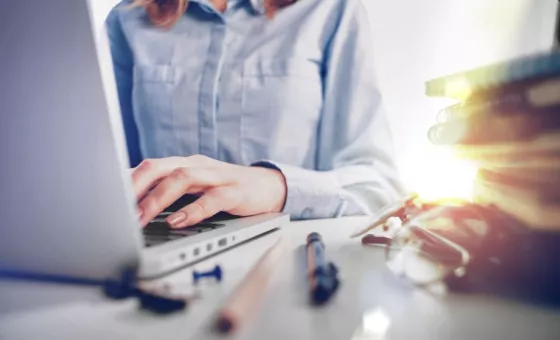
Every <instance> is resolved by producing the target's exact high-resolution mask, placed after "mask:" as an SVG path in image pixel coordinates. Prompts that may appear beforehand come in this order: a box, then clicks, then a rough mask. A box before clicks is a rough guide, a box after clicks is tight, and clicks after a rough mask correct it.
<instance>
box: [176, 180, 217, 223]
mask: <svg viewBox="0 0 560 340" xmlns="http://www.w3.org/2000/svg"><path fill="white" fill-rule="evenodd" d="M223 203H225V202H224V201H223V198H222V195H220V190H219V188H218V189H214V190H210V191H207V192H206V193H204V195H202V196H201V197H200V198H199V199H197V200H196V201H194V202H193V203H191V204H189V205H187V206H186V207H184V208H183V209H181V210H179V211H177V212H176V213H174V214H173V215H171V216H169V217H168V218H167V223H169V225H170V226H171V228H175V229H179V228H185V227H189V226H192V225H195V224H197V223H200V222H202V221H203V220H205V219H207V218H210V217H212V216H214V215H216V214H217V213H219V212H220V211H222V210H224V207H223Z"/></svg>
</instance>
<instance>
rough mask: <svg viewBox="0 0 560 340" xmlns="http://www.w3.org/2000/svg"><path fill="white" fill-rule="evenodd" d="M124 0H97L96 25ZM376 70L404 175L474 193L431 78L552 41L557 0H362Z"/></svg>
mask: <svg viewBox="0 0 560 340" xmlns="http://www.w3.org/2000/svg"><path fill="white" fill-rule="evenodd" d="M118 2H119V0H96V1H95V2H94V4H95V8H94V13H93V15H94V19H95V22H96V25H98V30H97V31H98V32H100V33H101V32H102V27H103V21H104V19H105V17H106V15H107V14H108V13H109V11H110V10H111V8H112V7H113V6H114V5H115V4H116V3H118ZM362 2H363V4H364V5H365V6H366V8H367V11H368V13H369V16H370V24H371V29H372V46H373V49H374V51H375V62H376V68H377V77H378V80H379V84H380V87H381V92H382V93H383V94H384V98H385V108H386V110H387V112H388V118H389V120H390V123H391V128H392V130H393V136H394V142H395V148H396V159H397V162H398V166H399V170H400V172H401V175H402V178H403V181H404V183H405V185H406V186H407V189H408V190H410V191H415V192H418V193H419V194H420V195H421V196H422V197H424V198H428V199H432V198H442V197H460V198H469V197H470V194H471V190H472V179H473V178H474V175H475V168H474V167H473V166H472V165H470V164H469V163H466V161H459V160H457V159H455V158H454V156H453V155H452V153H451V152H450V150H448V149H446V148H442V147H436V146H433V145H431V144H430V142H429V141H428V139H427V137H426V133H427V130H428V128H429V127H430V126H431V125H433V124H434V123H435V121H436V118H435V117H436V114H437V111H438V110H439V109H441V108H443V107H444V106H445V105H447V104H449V101H444V100H442V101H440V100H436V99H433V98H427V97H425V96H424V82H425V81H426V80H428V79H430V78H434V77H438V76H441V75H445V74H448V73H454V72H457V71H461V70H464V69H468V68H472V67H476V66H479V65H482V64H487V63H491V62H496V61H500V60H503V59H508V58H512V57H517V56H522V55H525V54H530V53H534V52H538V51H543V50H548V49H550V48H551V47H552V46H553V41H554V26H555V22H556V9H557V6H558V1H556V0H393V1H385V0H362Z"/></svg>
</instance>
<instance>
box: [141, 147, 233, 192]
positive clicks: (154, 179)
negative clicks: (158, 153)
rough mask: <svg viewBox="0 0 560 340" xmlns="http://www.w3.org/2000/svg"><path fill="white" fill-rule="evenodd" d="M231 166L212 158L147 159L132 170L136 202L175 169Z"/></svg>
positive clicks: (200, 156)
mask: <svg viewBox="0 0 560 340" xmlns="http://www.w3.org/2000/svg"><path fill="white" fill-rule="evenodd" d="M227 166H231V165H230V164H227V163H223V162H218V161H216V160H214V159H212V158H209V157H206V156H202V155H193V156H189V157H167V158H161V159H146V160H144V161H142V163H140V165H138V166H137V167H136V168H134V169H132V183H133V188H134V192H135V193H136V200H137V201H140V200H141V199H142V198H143V197H144V196H145V195H146V194H147V193H148V191H149V190H150V189H152V188H154V187H155V186H157V184H158V183H159V182H160V181H161V180H163V179H164V178H165V177H167V176H168V175H169V174H171V172H173V171H174V170H175V169H177V168H180V167H183V168H198V167H204V168H220V169H224V170H225V168H226V167H227Z"/></svg>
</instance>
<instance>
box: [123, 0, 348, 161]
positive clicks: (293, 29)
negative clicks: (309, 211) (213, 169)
mask: <svg viewBox="0 0 560 340" xmlns="http://www.w3.org/2000/svg"><path fill="white" fill-rule="evenodd" d="M332 2H333V1H330V0H302V1H300V2H298V3H296V4H295V5H292V6H290V7H288V8H285V9H284V10H282V11H280V12H279V13H278V14H277V16H276V17H275V18H274V19H273V20H272V21H270V20H267V19H266V17H265V16H263V15H257V14H256V13H255V12H254V10H253V8H252V7H251V6H250V4H249V1H248V0H247V1H245V0H241V2H240V3H239V4H238V5H237V7H235V6H234V7H233V8H229V9H228V10H227V11H226V12H225V13H224V14H223V15H220V14H218V13H216V12H214V11H213V9H211V8H210V7H207V6H206V5H204V4H198V3H191V4H190V5H189V8H188V10H187V13H186V14H185V15H184V16H183V18H182V19H181V20H180V21H179V22H178V24H177V25H176V26H175V27H174V28H173V29H171V30H170V31H165V30H160V29H156V28H154V27H153V26H151V25H149V24H147V23H146V18H145V14H144V11H143V9H140V8H136V9H125V10H124V11H125V12H123V14H122V15H121V22H122V26H123V31H124V33H125V35H126V37H127V40H128V41H129V44H130V46H131V49H132V51H133V54H134V60H135V65H134V86H133V107H134V114H135V120H136V123H137V126H138V130H139V135H140V144H141V150H142V153H143V156H144V157H145V158H159V157H167V156H177V155H181V156H188V155H192V154H204V155H207V156H210V157H212V158H216V159H220V160H223V161H227V162H232V163H237V164H250V163H252V162H255V161H258V160H261V159H273V160H275V161H278V162H282V163H286V164H292V165H297V166H302V167H305V168H314V162H315V152H316V148H317V146H316V145H317V140H316V139H317V129H318V125H319V123H320V118H321V110H322V103H323V69H324V62H325V61H324V55H325V52H324V51H325V49H326V47H327V44H328V41H329V39H330V35H331V34H332V32H333V31H334V29H335V25H336V22H335V21H336V15H335V14H333V13H332V12H333V8H337V6H333V5H332ZM325 3H331V5H329V6H327V5H325ZM329 11H330V12H329Z"/></svg>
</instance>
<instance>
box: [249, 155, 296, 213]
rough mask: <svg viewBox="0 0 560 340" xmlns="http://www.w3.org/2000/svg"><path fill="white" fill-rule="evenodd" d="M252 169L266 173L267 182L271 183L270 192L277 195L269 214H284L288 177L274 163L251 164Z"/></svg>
mask: <svg viewBox="0 0 560 340" xmlns="http://www.w3.org/2000/svg"><path fill="white" fill-rule="evenodd" d="M251 167H256V168H261V170H262V171H263V173H266V177H267V182H268V183H270V186H271V188H272V190H271V191H270V192H273V193H276V194H275V195H274V197H273V199H272V202H271V204H270V205H271V207H270V211H269V212H282V211H283V210H284V206H285V205H286V196H287V193H288V186H287V183H286V177H285V176H284V174H283V173H282V171H281V170H280V169H279V168H278V167H277V166H275V165H274V164H272V163H269V162H257V163H254V164H251Z"/></svg>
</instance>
